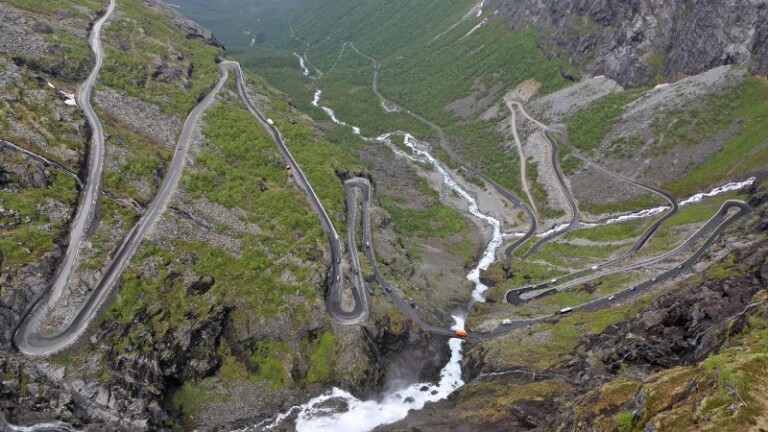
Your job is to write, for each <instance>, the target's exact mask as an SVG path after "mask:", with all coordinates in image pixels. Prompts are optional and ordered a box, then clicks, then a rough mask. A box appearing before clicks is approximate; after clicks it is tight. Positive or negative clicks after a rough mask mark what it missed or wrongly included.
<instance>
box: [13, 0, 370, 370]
mask: <svg viewBox="0 0 768 432" xmlns="http://www.w3.org/2000/svg"><path fill="white" fill-rule="evenodd" d="M113 9H114V1H113V2H112V3H110V9H109V10H108V12H107V14H105V16H104V17H103V18H102V19H101V20H100V21H99V22H98V23H97V24H96V25H95V26H94V36H92V38H91V41H92V42H91V43H92V46H93V47H94V50H98V51H97V54H98V55H97V57H98V58H99V61H98V62H97V66H100V65H101V59H102V57H103V54H102V53H101V46H100V44H98V43H94V41H97V42H98V40H99V39H98V34H99V30H100V29H101V24H102V23H103V20H106V19H107V18H108V17H109V15H110V14H111V12H112V10H113ZM230 68H232V69H234V70H235V74H236V79H237V87H238V90H239V92H240V95H241V96H242V99H243V102H244V103H245V105H246V106H247V108H248V110H249V111H250V112H251V113H252V114H253V115H254V116H255V117H256V118H257V119H258V120H259V121H260V122H261V123H262V125H263V127H264V128H266V129H267V130H268V131H269V133H270V135H271V136H272V138H273V139H274V141H275V143H276V145H277V146H278V149H279V150H280V152H281V154H282V155H283V157H284V158H285V160H286V162H287V163H288V164H289V165H291V168H292V172H293V178H294V181H295V182H296V185H297V186H298V187H299V189H301V190H302V191H303V192H304V193H305V194H307V196H308V198H309V201H310V205H311V206H312V208H313V209H314V210H315V211H316V212H317V213H318V215H320V219H321V224H322V225H323V229H324V231H325V232H326V234H327V236H328V239H329V243H330V245H331V264H330V267H331V271H330V272H329V275H330V287H331V289H330V290H329V292H331V293H333V292H335V291H338V290H340V289H341V282H340V279H341V278H340V275H341V271H340V268H341V267H340V264H339V263H340V260H341V246H340V242H339V239H338V235H337V234H336V231H335V229H334V228H333V225H332V224H331V221H330V218H328V215H327V214H326V212H325V209H324V208H323V206H322V204H321V203H320V200H319V198H318V197H317V195H316V194H315V192H314V190H312V186H311V185H310V184H309V182H307V180H306V177H305V176H304V173H303V172H302V170H301V168H300V167H299V165H298V164H297V163H296V161H295V160H294V159H293V156H292V155H291V154H290V151H289V150H288V148H287V147H286V146H285V143H284V142H283V140H282V136H281V135H280V131H279V130H278V129H277V128H276V127H270V126H269V125H268V124H267V119H266V117H265V116H264V115H263V114H262V113H261V112H259V111H258V110H257V109H256V107H254V106H253V104H252V103H251V101H250V99H249V98H248V93H247V90H246V87H245V83H244V80H243V74H242V70H241V69H240V65H239V64H238V63H236V62H232V61H225V62H222V63H221V64H219V72H220V74H221V78H220V79H219V81H218V83H217V84H216V86H215V87H214V89H213V90H212V91H211V92H210V93H209V94H208V95H207V96H206V97H205V98H204V99H203V100H202V101H201V102H200V103H199V104H198V105H197V106H196V107H195V108H194V109H193V110H192V112H191V113H190V114H189V116H188V117H187V119H186V121H185V123H184V128H183V129H182V132H181V134H180V136H179V140H178V143H177V145H176V150H175V152H174V156H173V160H172V161H171V164H170V166H169V167H168V173H167V175H166V177H165V178H164V179H163V184H162V185H161V186H160V189H159V190H158V193H157V195H156V196H155V198H154V200H153V201H152V203H151V204H150V206H149V207H148V208H147V209H146V211H145V212H144V214H143V215H142V217H141V218H140V219H139V221H138V222H137V223H136V225H135V226H134V227H133V228H132V229H131V231H130V232H129V234H128V236H127V237H126V238H125V240H124V241H123V243H122V244H121V245H120V247H119V248H118V249H117V252H116V253H115V255H114V258H113V259H112V261H111V262H110V263H109V265H108V267H107V269H106V271H105V273H104V275H103V276H102V278H101V280H99V282H98V283H97V284H96V286H95V287H94V289H93V290H92V291H91V293H90V294H89V296H88V297H87V298H86V300H85V301H84V303H83V306H82V307H81V308H80V310H79V311H78V312H77V314H76V315H75V317H74V319H73V320H72V321H70V323H69V324H68V325H67V326H66V328H64V329H63V330H62V331H61V332H59V333H58V334H55V335H44V334H42V333H41V327H42V323H43V321H44V320H45V318H46V317H47V315H48V314H49V312H50V310H51V309H52V308H53V306H54V305H55V304H56V302H57V301H58V299H59V297H60V296H61V293H62V291H63V288H64V287H65V286H66V283H67V280H68V277H69V275H70V274H71V272H72V269H73V266H74V263H75V259H74V257H76V254H77V250H76V249H74V247H77V248H79V242H80V241H79V240H78V242H77V244H75V245H73V244H72V243H70V249H68V250H67V253H68V255H72V256H73V258H72V259H71V260H65V262H64V263H63V264H62V266H61V267H60V269H59V274H60V275H66V276H67V277H66V278H61V277H60V278H57V279H56V282H55V283H54V284H52V285H51V286H50V287H49V288H48V289H47V290H45V291H44V292H43V293H41V296H39V298H38V299H37V300H36V301H35V302H34V303H33V304H32V306H31V307H30V308H29V310H28V311H27V313H26V314H25V315H24V317H23V318H22V320H21V322H20V324H19V326H18V327H17V329H16V331H15V332H14V339H13V342H14V345H15V346H16V347H17V348H18V350H19V351H20V352H22V353H24V354H27V355H49V354H53V353H55V352H58V351H60V350H62V349H64V348H66V347H68V346H69V345H71V344H72V343H74V342H75V341H76V340H77V339H78V338H79V337H80V336H82V334H83V333H84V332H85V331H86V329H87V328H88V325H89V323H90V322H91V321H92V320H93V318H94V317H95V316H97V315H98V312H99V309H100V307H101V306H102V305H103V304H104V301H105V300H106V298H107V297H108V296H109V295H110V294H111V292H112V289H113V288H114V286H115V284H116V282H117V280H118V279H119V277H120V275H121V274H122V272H123V270H124V269H125V267H126V266H127V265H128V263H129V262H130V260H131V258H132V257H133V255H134V254H135V253H136V250H137V249H138V247H139V244H140V243H141V240H142V239H143V238H144V235H145V234H146V233H147V231H148V230H149V229H150V228H151V227H152V225H153V224H154V222H155V221H156V219H157V217H158V216H159V215H160V214H162V213H163V211H164V210H165V208H166V206H167V203H168V199H169V198H170V196H171V195H172V193H173V191H174V190H175V188H176V185H177V184H178V181H179V178H180V177H181V173H182V170H183V167H184V162H185V159H186V151H187V147H188V145H189V142H190V139H191V136H192V133H193V131H194V128H195V125H196V123H197V120H198V119H199V117H200V115H201V114H202V113H203V111H205V110H206V109H207V108H208V106H210V104H211V103H212V102H213V101H214V100H215V98H216V95H217V94H218V92H219V91H220V90H221V88H222V87H223V85H224V83H225V82H226V80H227V78H228V69H230ZM97 74H98V70H97V69H95V72H94V73H92V75H91V76H92V77H93V78H92V79H91V80H90V81H88V82H87V83H90V84H89V85H90V86H92V85H93V82H94V80H95V76H96V75H97ZM88 94H90V92H88ZM78 96H79V97H78V100H79V103H80V105H81V106H82V107H83V108H84V111H86V112H90V113H91V114H92V115H93V117H90V116H89V121H90V120H94V121H95V122H97V124H98V118H96V117H95V114H93V111H92V110H90V111H88V110H87V109H86V108H85V107H88V108H90V104H89V102H88V99H83V96H80V95H78ZM94 130H96V129H95V128H94ZM99 130H100V124H99ZM94 136H95V137H97V136H100V137H101V138H100V139H99V140H100V142H99V145H100V147H103V133H94ZM100 151H101V152H102V153H103V149H102V150H100ZM92 156H93V154H92ZM91 164H95V165H98V167H97V168H99V169H98V170H95V169H94V168H95V167H94V166H93V165H91V166H90V172H91V174H90V175H95V174H93V173H94V172H96V171H98V172H99V174H100V168H101V164H102V162H101V159H99V158H97V159H96V160H94V159H93V158H92V159H91ZM90 180H91V177H89V183H88V185H87V186H86V190H88V188H89V187H91V181H90ZM93 190H95V191H96V194H97V193H98V184H96V186H95V187H93ZM86 196H89V195H87V192H86ZM94 196H97V195H94ZM84 208H86V207H85V206H81V211H80V213H85V212H84V211H83V210H82V209H84ZM85 225H87V224H84V225H83V227H79V226H77V225H75V226H73V233H72V235H73V236H74V235H76V234H78V233H80V236H82V233H84V231H85V230H84V227H85ZM75 229H79V230H80V231H79V232H76V231H74V230H75ZM337 276H339V277H337ZM58 281H61V282H58ZM57 283H58V285H57ZM360 286H362V284H360ZM356 291H358V290H356ZM359 291H360V292H362V290H359ZM363 294H364V293H363ZM331 296H332V295H331ZM356 299H357V298H356ZM331 309H332V308H331V307H329V311H330V312H331V313H332V314H334V315H335V312H338V319H339V320H340V321H342V322H346V323H354V322H357V321H359V319H360V318H361V317H362V316H363V315H364V313H365V312H366V310H367V304H366V303H365V301H364V300H361V301H360V302H356V307H355V310H354V311H352V313H350V312H347V311H343V310H340V311H336V310H331Z"/></svg>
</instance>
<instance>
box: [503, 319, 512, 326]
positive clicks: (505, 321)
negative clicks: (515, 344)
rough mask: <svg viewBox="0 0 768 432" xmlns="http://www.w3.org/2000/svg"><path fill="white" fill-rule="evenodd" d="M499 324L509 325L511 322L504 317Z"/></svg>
mask: <svg viewBox="0 0 768 432" xmlns="http://www.w3.org/2000/svg"><path fill="white" fill-rule="evenodd" d="M501 324H502V325H510V324H512V320H511V319H509V318H505V319H503V320H501Z"/></svg>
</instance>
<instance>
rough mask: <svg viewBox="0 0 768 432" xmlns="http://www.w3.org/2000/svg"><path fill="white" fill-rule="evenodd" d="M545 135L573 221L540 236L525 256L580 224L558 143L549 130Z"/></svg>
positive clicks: (553, 165)
mask: <svg viewBox="0 0 768 432" xmlns="http://www.w3.org/2000/svg"><path fill="white" fill-rule="evenodd" d="M544 137H545V138H546V139H547V142H548V143H549V148H550V151H551V157H552V167H553V168H554V170H555V176H557V182H558V183H559V184H560V188H561V189H562V190H563V194H564V195H565V198H566V200H567V201H568V207H570V210H571V221H570V222H569V223H568V226H567V227H566V228H565V229H562V230H558V231H555V232H553V233H551V234H549V235H547V236H544V237H542V238H540V239H539V240H538V241H536V243H534V244H533V245H532V246H531V247H530V248H528V250H527V251H525V253H524V254H523V258H526V257H528V256H529V255H531V254H532V253H534V252H536V250H538V248H539V247H541V245H543V244H544V243H546V242H548V241H550V240H552V239H554V238H555V237H558V236H560V235H562V234H564V233H565V232H567V231H570V230H573V229H576V228H577V227H578V226H579V207H578V206H577V205H576V200H575V199H574V198H573V193H571V190H570V189H569V188H568V185H566V184H565V176H563V172H562V171H561V170H560V161H559V160H558V156H557V143H556V142H555V141H554V140H553V139H552V137H551V136H549V134H548V133H547V132H545V133H544Z"/></svg>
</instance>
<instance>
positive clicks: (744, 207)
mask: <svg viewBox="0 0 768 432" xmlns="http://www.w3.org/2000/svg"><path fill="white" fill-rule="evenodd" d="M344 188H345V195H346V199H347V207H348V208H350V207H351V208H356V207H357V202H356V199H357V198H356V195H355V194H354V193H353V189H359V190H360V191H361V192H362V193H361V195H362V200H363V205H362V208H363V214H362V218H361V219H362V220H361V224H362V227H361V228H362V233H363V242H364V243H363V244H364V245H366V246H364V253H365V255H366V257H367V258H368V262H369V264H370V266H371V268H372V270H373V274H374V278H375V280H376V282H377V283H378V284H379V286H380V287H381V288H382V289H383V290H384V293H385V295H386V296H387V297H388V298H389V299H390V301H392V303H393V304H394V305H395V306H396V307H397V308H398V309H399V310H400V311H401V313H403V315H405V316H406V317H408V318H409V319H411V320H412V321H413V322H415V323H416V324H417V325H418V326H419V327H421V328H422V329H423V330H425V331H429V332H432V333H434V334H438V335H444V336H449V337H453V336H455V333H454V331H452V330H450V329H447V328H443V327H439V326H436V325H433V324H430V323H428V322H426V321H424V319H423V318H421V316H419V315H418V313H417V312H416V311H415V310H414V309H413V308H412V307H411V306H410V304H408V302H406V301H405V300H404V299H403V298H402V297H401V296H400V295H399V294H398V293H397V291H396V290H395V289H394V287H393V286H392V284H390V283H389V281H387V280H386V279H385V278H384V277H383V276H382V275H381V273H380V271H379V266H378V263H377V262H376V256H375V253H374V241H373V238H372V235H371V226H370V215H369V206H370V198H371V186H370V183H369V182H368V180H367V179H363V178H353V179H350V180H347V181H346V182H345V183H344ZM732 208H737V209H738V212H737V213H735V214H733V215H731V216H729V217H726V216H727V215H728V212H729V210H730V209H732ZM751 212H752V208H751V207H750V206H749V205H748V204H746V203H744V202H742V201H736V200H729V201H726V202H725V203H724V204H723V206H722V207H721V208H720V210H719V211H718V212H717V213H716V214H715V215H714V216H713V217H712V218H711V219H710V220H709V221H708V222H707V223H706V224H705V225H704V226H703V227H701V228H700V229H699V230H698V231H697V232H696V233H695V234H694V235H692V236H691V237H690V238H689V239H688V240H686V241H685V242H684V243H683V244H681V245H680V246H678V247H677V248H676V249H675V250H673V251H670V252H668V253H666V254H664V255H663V256H659V257H654V258H652V259H650V260H647V261H644V262H642V263H637V264H634V265H632V266H628V267H626V268H622V269H613V270H607V271H603V272H600V273H596V274H593V275H591V276H589V278H588V279H585V280H576V281H573V282H572V283H571V284H569V285H568V286H563V287H558V288H557V289H560V290H562V289H567V288H569V287H572V286H575V285H578V284H581V283H583V282H585V281H586V280H589V279H594V278H597V277H601V276H605V275H609V274H613V273H618V272H623V271H628V270H633V269H638V268H643V267H646V266H648V265H650V264H652V263H656V262H660V261H662V260H664V259H667V258H670V257H672V256H674V255H676V254H679V253H680V252H682V251H683V250H685V249H687V248H688V247H690V246H691V245H693V244H694V243H696V242H697V241H699V240H701V239H702V238H704V236H705V235H706V234H707V233H709V236H708V237H707V239H706V241H705V242H704V243H703V244H702V245H701V246H699V248H698V249H697V250H696V251H695V252H694V253H693V254H691V255H690V256H689V257H688V258H687V259H686V260H685V261H683V262H682V263H681V264H679V265H678V266H676V267H673V268H671V269H669V270H667V271H665V272H663V273H661V274H659V275H657V276H656V277H654V278H652V279H649V280H647V281H645V282H642V283H640V284H638V285H635V286H634V289H626V290H624V291H621V292H619V293H617V294H615V295H613V296H607V297H605V298H601V299H598V300H594V301H591V302H588V303H585V304H582V305H579V306H575V307H573V310H574V311H591V310H596V309H599V308H602V307H606V306H608V305H610V304H613V303H615V302H619V301H623V300H626V299H628V298H630V297H633V296H636V295H638V294H640V293H642V292H644V291H647V290H648V289H650V288H651V287H653V286H655V285H657V284H660V283H662V282H664V281H666V280H669V279H671V278H674V277H676V276H678V275H680V274H681V273H683V272H685V271H687V270H688V269H689V268H690V267H692V266H693V264H695V263H696V262H697V261H698V260H699V259H700V258H701V256H702V255H703V254H704V253H706V251H707V250H708V249H709V247H710V246H711V244H712V243H713V242H714V241H715V240H716V239H717V238H718V237H719V235H720V234H721V233H722V232H723V230H724V229H725V228H726V227H728V226H729V225H731V224H733V223H734V222H736V221H737V220H739V219H741V218H743V217H744V216H746V215H748V214H749V213H751ZM354 221H355V218H354V217H352V218H348V219H347V229H348V231H353V230H354V229H355V227H354V226H353V225H354ZM356 265H359V264H358V263H356V261H355V262H353V266H356ZM355 268H356V271H358V272H359V271H360V270H359V268H358V267H355ZM587 271H588V270H587ZM546 285H547V284H542V287H546ZM540 288H541V287H540ZM557 289H555V288H552V289H550V290H547V291H546V292H545V293H544V294H539V295H549V294H552V293H554V292H556V291H557ZM608 297H611V299H610V300H609V298H608ZM554 317H557V314H554V315H546V316H542V317H539V318H534V319H525V320H515V321H511V322H510V323H509V324H500V325H498V326H497V327H496V328H495V329H494V330H492V331H489V332H484V333H478V332H470V333H469V335H468V337H470V338H474V339H480V340H486V339H492V338H494V337H497V336H499V335H502V334H504V333H507V332H509V331H512V330H515V329H519V328H522V327H526V326H529V325H531V324H535V323H539V322H542V321H545V320H551V319H553V318H554Z"/></svg>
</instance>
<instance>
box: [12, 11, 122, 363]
mask: <svg viewBox="0 0 768 432" xmlns="http://www.w3.org/2000/svg"><path fill="white" fill-rule="evenodd" d="M114 10H115V0H110V2H109V6H108V7H107V11H106V13H105V14H104V15H103V16H102V17H101V18H99V20H98V21H96V23H95V24H94V25H93V29H92V31H91V35H90V37H89V38H88V44H89V45H90V47H91V49H92V50H93V52H94V54H95V56H96V62H95V64H94V66H93V70H91V73H90V74H89V75H88V78H87V79H86V80H85V82H84V83H83V84H82V85H81V86H80V88H79V90H78V92H77V105H78V106H79V107H80V108H81V109H82V110H83V114H85V118H86V119H87V120H88V124H89V125H90V127H91V131H92V135H91V143H90V148H89V157H88V177H87V178H86V179H85V185H84V186H85V187H84V188H83V190H82V198H81V201H80V205H79V206H78V209H77V214H76V215H75V218H74V220H73V222H72V225H71V228H70V232H69V245H68V246H67V251H66V253H65V254H64V259H63V261H62V263H61V265H60V266H59V269H58V271H57V272H56V275H55V276H54V279H53V282H52V283H51V284H50V285H49V286H48V287H47V288H46V289H45V290H43V291H42V292H41V293H40V295H38V296H37V298H36V299H35V300H34V301H33V302H32V304H31V305H30V307H29V308H28V310H27V311H26V312H25V314H24V317H23V318H22V323H21V325H20V328H19V329H17V331H16V336H15V337H14V343H15V344H16V346H17V347H18V348H19V350H21V351H22V352H25V353H27V354H46V352H38V350H37V349H35V348H33V347H32V345H29V344H26V343H25V340H26V337H28V338H32V335H33V334H38V333H39V329H40V326H41V325H42V322H43V321H44V319H45V317H47V316H48V313H49V311H50V310H51V309H52V308H53V307H54V306H55V304H56V302H57V301H58V300H59V298H60V297H61V295H62V294H63V292H64V288H65V287H66V286H67V284H68V283H69V279H70V277H71V276H72V270H73V269H74V266H75V263H76V262H77V256H78V254H79V252H80V244H81V243H82V240H83V236H84V235H85V233H86V232H87V231H88V228H89V227H90V225H91V221H92V219H93V214H94V212H95V209H96V204H97V202H98V199H99V190H100V188H101V172H102V169H103V166H104V130H103V128H102V126H101V121H99V118H98V117H97V116H96V113H95V112H94V111H93V107H92V106H91V93H92V91H93V85H94V84H95V82H96V78H97V77H98V75H99V70H101V65H102V63H103V62H104V50H103V49H102V47H101V28H102V27H103V25H104V23H105V22H106V21H107V20H108V19H109V17H110V16H111V15H112V12H113V11H114ZM19 330H21V333H19ZM20 334H21V336H25V337H19V335H20ZM27 348H29V349H27Z"/></svg>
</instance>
